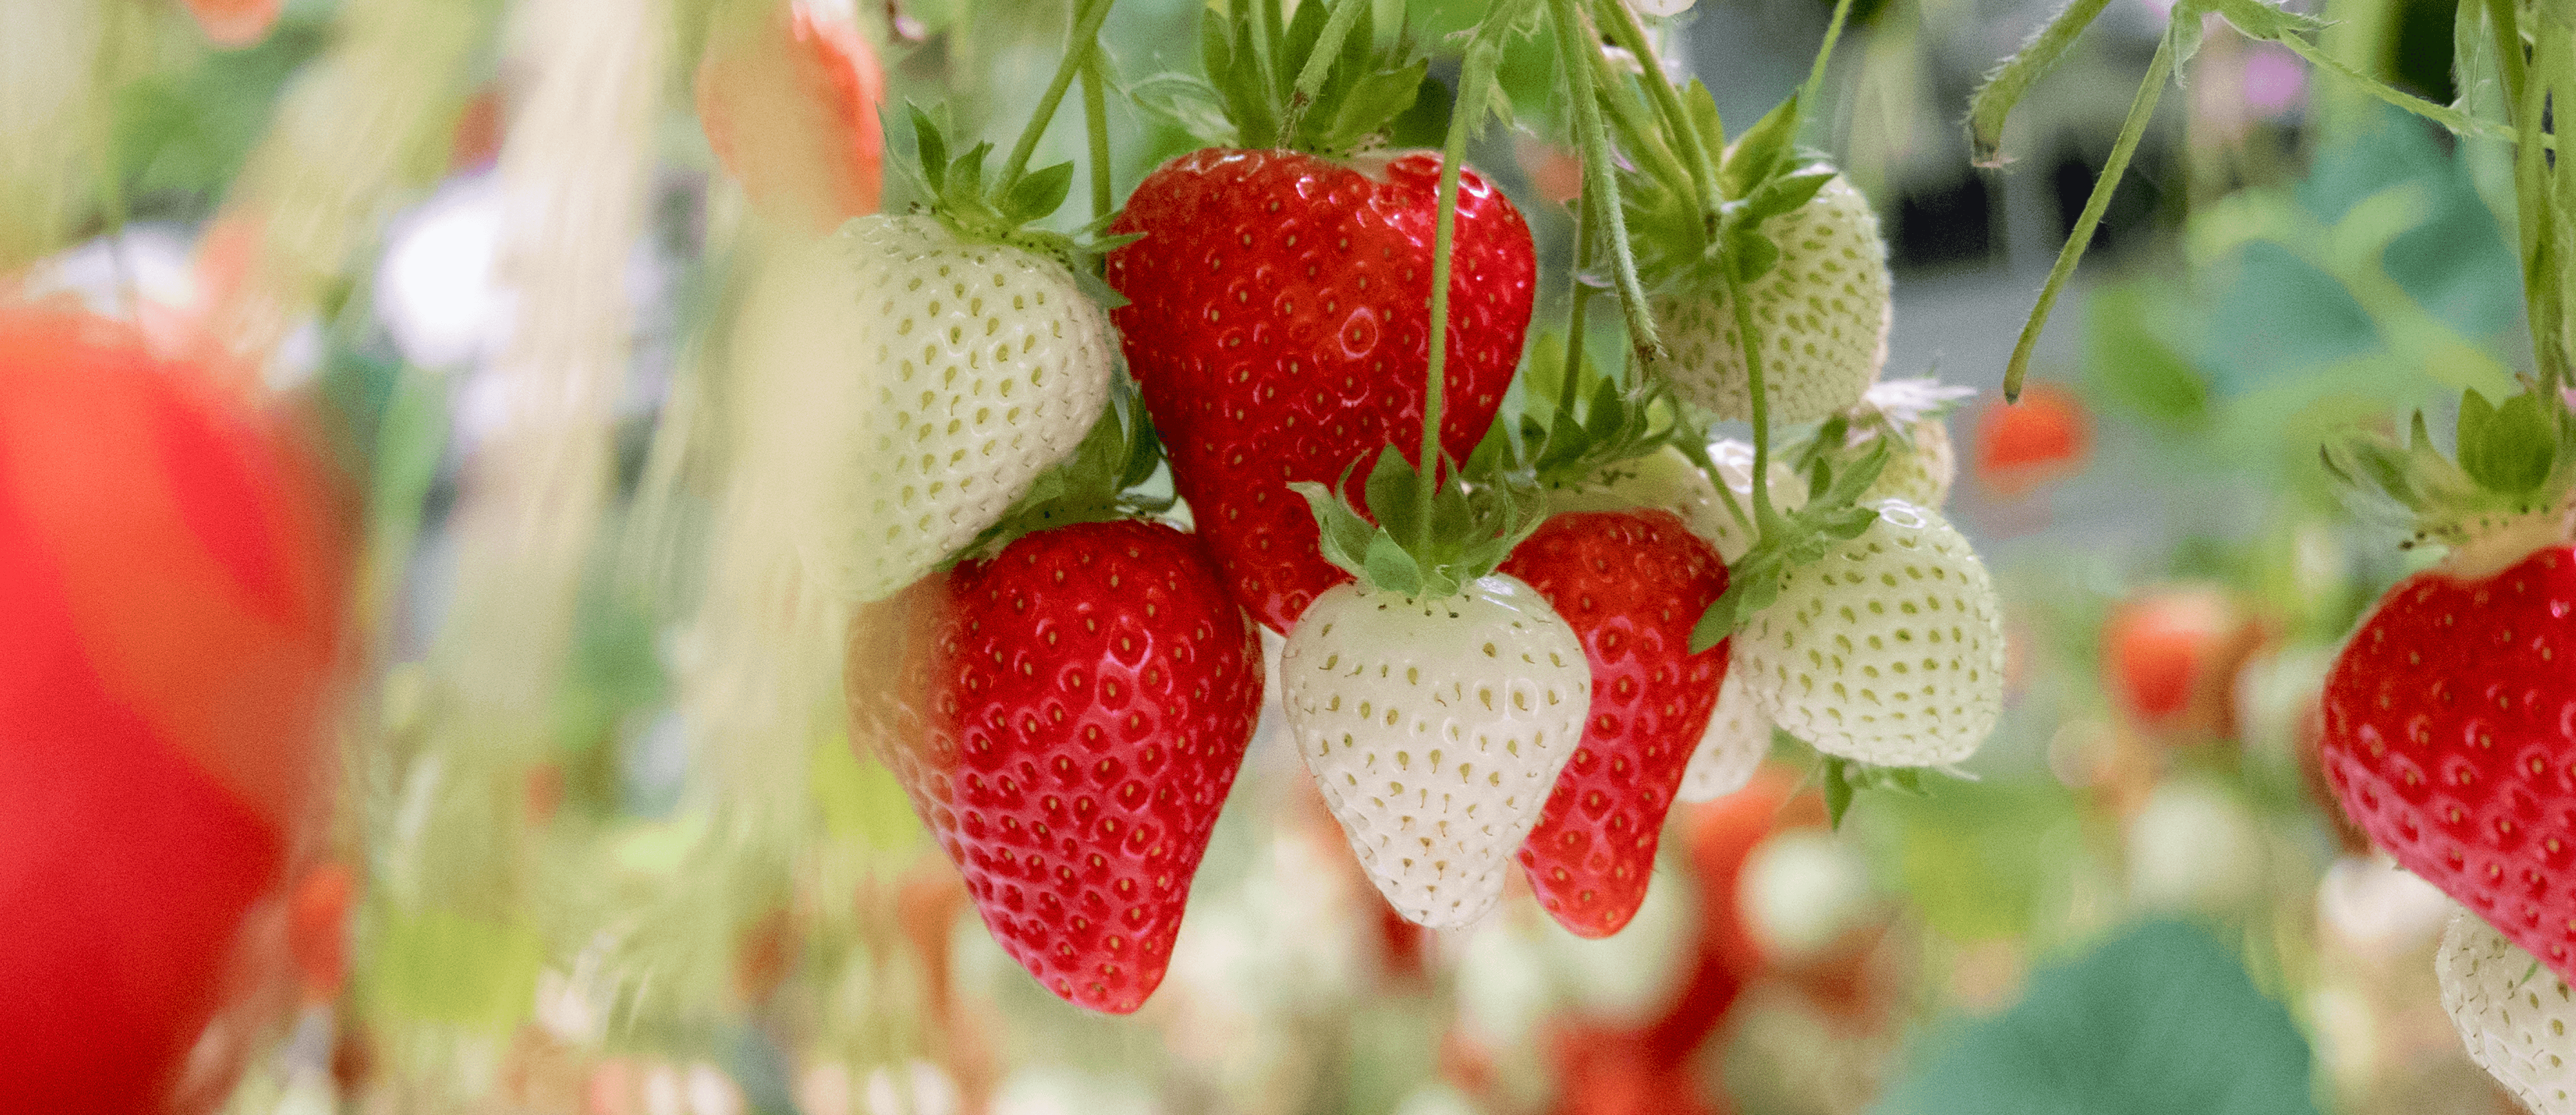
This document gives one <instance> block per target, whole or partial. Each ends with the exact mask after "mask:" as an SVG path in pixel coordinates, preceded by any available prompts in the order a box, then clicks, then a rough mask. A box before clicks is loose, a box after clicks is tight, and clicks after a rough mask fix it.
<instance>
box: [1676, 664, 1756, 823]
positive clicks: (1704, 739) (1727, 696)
mask: <svg viewBox="0 0 2576 1115" xmlns="http://www.w3.org/2000/svg"><path fill="white" fill-rule="evenodd" d="M1744 673H1745V672H1744V671H1743V670H1741V669H1731V670H1728V671H1727V672H1726V680H1725V681H1724V682H1722V683H1720V684H1719V685H1718V687H1717V707H1716V708H1714V709H1711V710H1709V714H1708V729H1707V730H1706V731H1704V732H1702V733H1701V734H1700V738H1699V746H1698V747H1697V748H1695V749H1693V750H1692V751H1691V757H1690V765H1688V766H1686V767H1684V768H1682V784H1681V788H1680V789H1678V790H1676V791H1674V792H1673V796H1674V797H1675V798H1678V799H1680V800H1682V801H1716V800H1717V799H1719V798H1722V797H1725V796H1726V795H1728V794H1731V793H1734V792H1736V791H1737V790H1741V789H1743V788H1744V787H1746V786H1748V785H1750V784H1752V782H1753V775H1754V773H1755V772H1756V771H1759V770H1761V769H1762V759H1763V756H1766V755H1769V754H1770V753H1771V718H1770V717H1768V716H1764V715H1763V714H1762V710H1761V708H1759V707H1758V706H1756V705H1755V704H1754V703H1753V695H1752V694H1750V693H1747V692H1745V691H1744Z"/></svg>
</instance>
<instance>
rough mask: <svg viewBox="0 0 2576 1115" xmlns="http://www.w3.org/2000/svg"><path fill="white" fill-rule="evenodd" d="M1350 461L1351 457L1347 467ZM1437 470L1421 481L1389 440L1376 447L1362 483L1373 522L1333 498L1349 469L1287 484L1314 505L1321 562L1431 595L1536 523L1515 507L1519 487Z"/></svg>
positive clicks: (1467, 578)
mask: <svg viewBox="0 0 2576 1115" xmlns="http://www.w3.org/2000/svg"><path fill="white" fill-rule="evenodd" d="M1358 467H1359V464H1358V462H1352V465H1351V468H1352V469H1357V468H1358ZM1442 471H1443V475H1441V476H1440V477H1439V478H1438V484H1437V485H1436V486H1432V485H1426V484H1424V483H1423V482H1422V475H1421V473H1419V472H1417V471H1416V470H1415V469H1414V467H1413V466H1412V465H1411V464H1410V463H1408V462H1406V461H1405V459H1404V454H1403V453H1401V452H1398V451H1397V450H1396V448H1395V447H1394V446H1392V445H1390V446H1387V447H1386V448H1385V449H1383V450H1381V451H1379V453H1378V457H1377V465H1376V467H1374V468H1372V469H1370V470H1369V476H1368V484H1367V487H1366V491H1367V493H1368V504H1369V510H1370V511H1372V512H1374V513H1375V514H1376V516H1377V522H1375V523H1371V522H1369V520H1368V518H1367V517H1365V516H1363V515H1362V514H1361V513H1360V511H1359V510H1358V509H1357V508H1354V507H1352V506H1351V505H1350V504H1349V503H1348V502H1347V501H1345V500H1344V499H1343V498H1342V496H1341V493H1342V492H1343V491H1345V490H1347V489H1348V487H1349V485H1350V472H1349V470H1345V471H1344V472H1343V474H1342V482H1341V483H1340V484H1338V485H1333V486H1327V485H1323V484H1317V483H1314V482H1312V481H1304V482H1299V483H1294V484H1290V485H1288V486H1289V487H1290V488H1292V489H1294V490H1295V491H1296V492H1297V494H1298V495H1301V496H1304V497H1306V504H1307V506H1309V507H1311V508H1313V509H1314V512H1315V526H1316V528H1317V530H1318V531H1319V532H1320V533H1321V535H1322V538H1321V542H1322V549H1323V553H1324V558H1325V560H1327V561H1330V562H1332V563H1333V564H1334V565H1337V566H1340V567H1341V568H1342V569H1343V570H1345V571H1347V572H1349V573H1350V574H1351V575H1352V576H1354V577H1358V578H1360V579H1361V580H1364V581H1367V582H1368V583H1370V584H1372V585H1375V586H1377V587H1379V588H1382V589H1386V590H1387V591H1389V592H1396V593H1401V594H1403V595H1405V596H1408V597H1414V598H1417V599H1438V598H1440V597H1445V596H1455V595H1457V594H1458V592H1459V590H1461V589H1463V588H1465V587H1466V586H1467V584H1468V583H1469V582H1471V581H1474V580H1475V579H1476V578H1478V577H1482V576H1485V575H1486V574H1489V573H1492V572H1493V571H1494V567H1495V566H1498V565H1501V564H1502V563H1503V560H1504V559H1505V558H1508V557H1510V556H1511V554H1512V547H1514V546H1517V545H1520V542H1521V540H1522V539H1524V538H1527V537H1529V536H1530V532H1532V531H1535V530H1537V529H1538V526H1539V523H1540V522H1541V521H1542V520H1541V517H1540V516H1537V515H1532V514H1528V513H1526V512H1525V511H1524V510H1523V505H1524V504H1525V503H1526V502H1528V501H1529V500H1530V493H1529V492H1528V491H1527V490H1525V489H1520V488H1517V487H1516V486H1514V485H1512V484H1509V483H1489V484H1468V483H1464V482H1462V481H1461V480H1460V478H1459V476H1458V470H1457V469H1456V468H1454V467H1453V468H1449V469H1444V470H1442ZM1426 491H1428V493H1429V497H1428V499H1426V498H1425V492H1426Z"/></svg>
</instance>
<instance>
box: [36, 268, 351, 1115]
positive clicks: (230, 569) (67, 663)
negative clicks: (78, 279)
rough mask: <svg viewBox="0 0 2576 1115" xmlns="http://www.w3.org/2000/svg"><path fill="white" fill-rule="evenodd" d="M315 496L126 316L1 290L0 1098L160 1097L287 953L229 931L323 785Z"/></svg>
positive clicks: (130, 1100) (331, 579)
mask: <svg viewBox="0 0 2576 1115" xmlns="http://www.w3.org/2000/svg"><path fill="white" fill-rule="evenodd" d="M330 512H331V508H330V505H329V500H328V499H327V498H326V490H325V487H324V485H323V483H322V480H321V477H320V475H319V474H318V472H317V471H316V470H315V469H314V468H313V467H311V464H310V461H309V459H308V458H307V457H306V456H305V455H304V454H303V453H301V452H299V451H298V450H297V448H296V447H295V446H294V444H293V439H291V438H289V437H287V436H285V431H283V430H281V429H279V428H278V427H276V426H274V425H272V424H269V423H266V422H264V421H262V420H261V419H259V418H257V417H255V416H252V415H249V414H246V413H243V412H241V411H239V410H238V409H236V408H235V406H234V405H233V403H232V400H230V399H228V398H226V397H224V396H222V395H220V394H218V393H217V392H215V391H214V390H213V389H212V388H211V387H210V386H209V385H208V384H207V382H206V381H205V380H204V378H203V376H202V374H200V373H199V372H198V371H197V370H196V369H194V368H191V367H188V366H183V365H172V364H166V363H163V362H161V361H159V360H158V359H156V358H155V357H153V356H152V355H151V354H150V353H149V352H148V351H147V349H146V347H145V345H144V343H143V340H142V337H141V336H140V335H139V334H138V333H137V332H135V331H134V330H133V329H131V328H129V327H126V326H123V325H120V324H117V323H115V322H111V321H107V320H104V319H100V318H96V317H92V316H89V315H86V314H81V313H76V312H68V311H64V310H59V309H46V308H38V309H15V310H5V311H0V924H6V925H7V926H8V932H7V933H6V934H4V935H0V972H6V973H8V975H7V978H5V979H0V1065H7V1066H8V1071H7V1072H5V1073H0V1110H6V1111H47V1112H57V1113H60V1112H89V1111H100V1112H106V1111H117V1112H128V1111H143V1110H149V1109H153V1108H155V1107H157V1106H158V1105H159V1104H160V1103H161V1102H162V1101H163V1098H164V1097H165V1096H167V1095H168V1094H169V1093H170V1092H171V1090H172V1089H173V1087H174V1085H175V1084H176V1083H177V1079H176V1078H177V1076H178V1074H179V1071H180V1067H181V1064H182V1060H183V1058H184V1057H185V1056H186V1055H187V1053H188V1051H189V1049H190V1047H191V1045H192V1044H193V1043H194V1042H195V1041H196V1039H197V1037H198V1034H199V1032H200V1031H201V1030H202V1029H203V1028H204V1027H205V1025H206V1022H207V1021H208V1019H209V1018H210V1017H211V1016H212V1015H213V1014H214V1013H215V1011H216V1010H217V1009H218V1008H219V1007H220V1006H221V1005H223V1001H224V998H225V995H226V993H227V991H228V986H227V985H228V984H234V985H235V986H236V987H238V986H239V985H238V984H237V983H236V982H235V981H243V980H246V979H247V978H249V976H248V974H249V973H252V972H260V973H268V972H274V973H276V974H277V975H279V976H281V977H282V976H283V975H284V974H285V973H286V971H287V970H288V965H287V963H286V957H285V956H284V955H283V952H284V938H285V936H286V935H285V934H283V933H280V934H275V935H274V936H275V937H276V938H277V940H276V942H275V944H276V945H277V947H278V949H279V953H280V955H277V956H273V957H271V956H265V955H263V956H257V957H251V956H245V955H243V949H242V948H241V947H240V944H241V942H242V941H243V940H245V938H244V936H243V934H242V933H241V932H240V931H241V928H242V926H243V923H244V921H245V917H246V915H247V914H248V913H249V912H250V911H251V910H252V908H253V906H254V904H256V903H259V902H261V901H262V900H263V899H270V898H275V897H279V896H278V895H277V892H278V890H279V889H280V887H281V884H282V883H283V882H284V880H285V872H286V868H287V862H288V859H289V857H290V856H291V855H292V854H293V851H294V848H295V845H296V842H297V840H296V838H297V835H298V833H299V831H300V830H301V828H302V822H303V821H304V820H305V819H306V818H308V817H310V816H312V815H313V814H314V813H315V812H317V811H318V810H317V806H318V805H319V803H320V802H321V801H322V798H321V794H322V793H323V792H324V791H325V790H327V788H328V786H329V785H330V779H329V772H328V769H327V765H326V756H327V752H326V750H325V749H324V748H323V747H321V746H320V745H319V744H320V735H321V734H320V732H319V730H318V729H319V728H320V725H321V721H322V719H323V717H324V715H325V703H326V700H327V697H328V690H329V688H330V683H331V680H332V673H333V670H332V665H333V661H334V657H335V652H336V644H337V642H338V639H339V629H340V616H339V608H340V604H341V599H342V572H343V571H342V557H343V547H342V546H341V545H340V540H339V537H338V535H337V533H336V532H335V530H334V529H333V526H332V524H333V522H334V519H335V516H333V515H332V514H331V513H330ZM261 940H263V941H266V940H267V938H266V937H262V938H261Z"/></svg>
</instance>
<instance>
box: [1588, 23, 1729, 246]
mask: <svg viewBox="0 0 2576 1115" xmlns="http://www.w3.org/2000/svg"><path fill="white" fill-rule="evenodd" d="M1613 2H1614V3H1615V2H1617V0H1613ZM1583 53H1584V55H1585V57H1586V58H1588V59H1589V60H1590V69H1591V71H1592V87H1593V89H1594V90H1595V91H1596V92H1597V93H1598V95H1599V97H1600V103H1601V104H1602V105H1603V106H1605V107H1607V108H1608V109H1609V110H1610V116H1609V121H1610V126H1611V127H1612V128H1615V129H1617V130H1618V132H1619V143H1620V145H1621V146H1623V147H1625V148H1627V150H1628V151H1629V152H1630V153H1632V154H1637V155H1643V156H1645V158H1646V161H1647V162H1649V163H1652V164H1654V166H1653V171H1654V175H1655V177H1657V178H1659V179H1662V180H1663V181H1665V182H1669V183H1671V184H1672V185H1673V187H1674V188H1675V189H1676V190H1678V191H1680V192H1681V193H1683V194H1684V195H1685V196H1687V197H1689V198H1690V199H1691V208H1692V209H1694V210H1700V211H1705V210H1706V209H1707V207H1708V199H1709V198H1711V197H1714V196H1716V194H1717V186H1716V184H1715V183H1714V182H1713V181H1712V182H1711V183H1710V184H1709V185H1708V186H1707V187H1705V188H1703V187H1702V186H1701V185H1700V183H1699V181H1698V179H1697V178H1696V177H1695V176H1694V175H1693V174H1692V173H1691V170H1690V168H1689V167H1686V166H1684V165H1682V160H1681V158H1680V156H1677V155H1675V154H1673V149H1672V148H1671V147H1669V146H1667V145H1666V144H1665V143H1664V139H1663V134H1662V132H1663V129H1661V128H1658V127H1657V126H1656V122H1655V116H1654V113H1652V112H1651V111H1649V110H1648V109H1647V107H1646V106H1645V105H1644V104H1643V103H1641V102H1639V101H1638V100H1637V94H1636V91H1635V90H1633V89H1630V88H1628V82H1627V78H1626V77H1625V76H1623V75H1621V74H1620V73H1619V72H1618V71H1616V70H1613V69H1611V68H1610V60H1609V59H1608V58H1605V57H1603V56H1602V54H1601V52H1600V51H1598V50H1586V51H1584V52H1583Z"/></svg>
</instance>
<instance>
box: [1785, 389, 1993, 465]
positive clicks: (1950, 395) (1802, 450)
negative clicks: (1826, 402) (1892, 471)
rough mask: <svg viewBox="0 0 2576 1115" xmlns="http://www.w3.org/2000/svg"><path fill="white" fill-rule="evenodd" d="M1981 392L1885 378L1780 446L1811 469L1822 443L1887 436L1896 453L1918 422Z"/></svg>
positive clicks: (1907, 444)
mask: <svg viewBox="0 0 2576 1115" xmlns="http://www.w3.org/2000/svg"><path fill="white" fill-rule="evenodd" d="M1976 393H1977V389H1976V388H1974V387H1954V386H1949V385H1945V384H1943V383H1942V382H1941V381H1939V380H1936V379H1933V378H1931V377H1928V376H1926V377H1922V378H1918V379H1895V380H1886V381H1882V382H1880V383H1878V384H1876V385H1874V386H1872V387H1871V388H1870V389H1869V393H1868V394H1867V395H1864V396H1862V398H1861V401H1860V404H1859V405H1858V406H1855V407H1853V408H1851V409H1850V410H1847V411H1844V412H1843V413H1841V414H1838V415H1835V416H1834V417H1832V418H1830V419H1827V420H1826V421H1824V422H1823V423H1821V424H1819V425H1818V426H1817V427H1816V429H1815V430H1814V432H1812V433H1811V434H1809V435H1808V436H1807V437H1805V438H1803V439H1792V440H1789V441H1786V442H1784V443H1783V444H1782V445H1781V447H1780V452H1781V453H1782V454H1783V455H1785V456H1787V457H1789V458H1790V459H1791V460H1793V461H1795V462H1796V463H1797V468H1798V471H1799V472H1801V473H1805V472H1806V471H1808V469H1809V468H1810V467H1811V466H1812V464H1813V462H1814V461H1815V460H1816V458H1817V456H1818V454H1819V453H1822V452H1824V450H1823V449H1821V448H1820V447H1822V446H1830V445H1841V446H1844V447H1846V448H1852V447H1858V446H1860V445H1862V444H1865V443H1867V442H1869V441H1871V440H1872V439H1884V440H1885V441H1886V442H1887V444H1888V447H1889V451H1890V452H1891V453H1894V452H1900V451H1904V450H1910V449H1912V448H1914V430H1915V427H1916V425H1917V424H1918V423H1920V422H1923V421H1924V420H1926V419H1930V418H1938V417H1940V416H1942V415H1945V414H1948V413H1949V412H1950V411H1951V410H1952V409H1954V408H1956V407H1957V406H1958V405H1959V400H1961V399H1965V398H1967V397H1968V396H1970V395H1974V394H1976Z"/></svg>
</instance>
